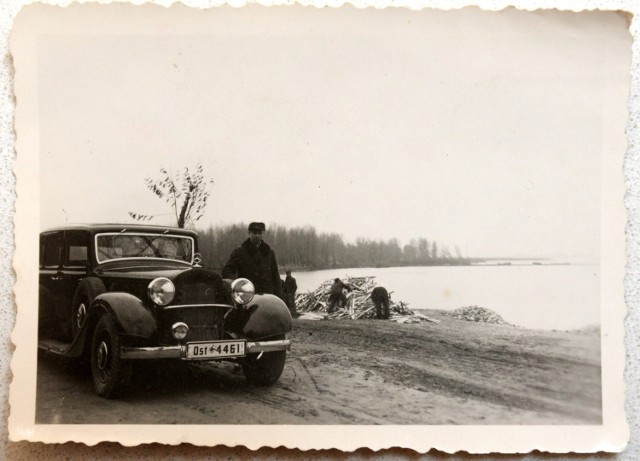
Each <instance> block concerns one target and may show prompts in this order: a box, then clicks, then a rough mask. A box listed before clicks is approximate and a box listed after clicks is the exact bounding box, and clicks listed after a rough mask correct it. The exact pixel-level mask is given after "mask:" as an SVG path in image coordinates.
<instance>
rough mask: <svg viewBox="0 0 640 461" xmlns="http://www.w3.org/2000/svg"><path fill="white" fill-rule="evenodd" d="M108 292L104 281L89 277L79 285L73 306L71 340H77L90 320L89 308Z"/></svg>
mask: <svg viewBox="0 0 640 461" xmlns="http://www.w3.org/2000/svg"><path fill="white" fill-rule="evenodd" d="M105 291H106V288H105V286H104V283H102V280H100V279H99V278H96V277H87V278H86V279H83V280H82V281H81V282H80V284H79V285H78V289H77V290H76V292H75V294H74V295H73V301H72V305H71V340H74V339H76V336H78V333H79V332H80V330H82V327H83V326H84V324H85V323H86V322H87V319H88V318H89V306H91V303H92V302H93V300H94V299H96V297H97V296H99V295H101V294H102V293H104V292H105Z"/></svg>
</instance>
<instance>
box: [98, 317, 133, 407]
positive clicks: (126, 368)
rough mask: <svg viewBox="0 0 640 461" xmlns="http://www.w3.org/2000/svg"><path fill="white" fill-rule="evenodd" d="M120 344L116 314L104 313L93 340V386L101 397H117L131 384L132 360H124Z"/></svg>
mask: <svg viewBox="0 0 640 461" xmlns="http://www.w3.org/2000/svg"><path fill="white" fill-rule="evenodd" d="M120 346H121V340H120V335H119V334H118V332H117V330H116V320H115V316H114V315H113V314H111V313H106V314H103V315H102V317H100V319H99V320H98V323H97V325H96V328H95V330H94V333H93V340H92V341H91V375H92V377H93V388H94V391H95V393H96V394H97V395H99V396H100V397H104V398H113V397H117V396H118V395H121V394H122V392H123V391H124V390H125V389H126V387H127V385H128V384H129V380H130V378H131V367H132V364H131V362H130V361H127V360H122V358H121V357H120Z"/></svg>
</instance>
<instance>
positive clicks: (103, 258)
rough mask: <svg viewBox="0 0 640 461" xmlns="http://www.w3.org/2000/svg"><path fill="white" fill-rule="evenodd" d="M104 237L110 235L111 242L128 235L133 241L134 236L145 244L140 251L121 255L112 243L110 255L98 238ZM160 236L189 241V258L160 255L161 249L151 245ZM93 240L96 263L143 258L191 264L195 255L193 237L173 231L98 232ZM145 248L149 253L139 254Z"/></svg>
mask: <svg viewBox="0 0 640 461" xmlns="http://www.w3.org/2000/svg"><path fill="white" fill-rule="evenodd" d="M104 237H111V239H112V242H113V241H114V240H115V239H116V238H117V237H130V240H131V241H133V240H134V239H135V237H139V238H140V239H141V240H142V241H144V243H146V246H145V247H144V248H142V249H141V250H140V253H138V254H134V255H126V254H125V253H122V254H121V255H117V254H115V250H116V247H115V246H114V245H113V244H112V245H111V247H110V248H108V249H109V250H113V251H114V254H113V256H111V257H110V255H109V254H106V252H105V251H104V250H105V249H107V247H106V246H105V245H104V244H103V245H102V246H101V245H100V243H101V242H100V239H101V238H104ZM161 238H165V239H181V240H187V241H188V242H189V246H190V251H191V254H190V255H189V260H185V259H183V258H181V257H180V256H176V257H172V256H171V255H170V254H169V253H162V256H160V254H159V252H160V251H161V249H160V248H159V247H157V246H155V245H153V242H155V241H156V240H157V239H161ZM94 242H95V251H94V253H95V257H96V262H97V263H98V264H104V263H108V262H114V261H131V260H141V259H143V260H156V261H163V262H167V261H171V262H175V263H181V264H185V265H192V264H193V261H194V257H195V239H194V238H193V237H191V236H188V235H180V234H175V233H157V232H144V231H140V232H135V231H130V232H100V233H97V234H95V236H94ZM123 242H124V241H123ZM101 250H102V251H101ZM146 250H149V251H150V252H151V254H141V253H142V252H143V251H146Z"/></svg>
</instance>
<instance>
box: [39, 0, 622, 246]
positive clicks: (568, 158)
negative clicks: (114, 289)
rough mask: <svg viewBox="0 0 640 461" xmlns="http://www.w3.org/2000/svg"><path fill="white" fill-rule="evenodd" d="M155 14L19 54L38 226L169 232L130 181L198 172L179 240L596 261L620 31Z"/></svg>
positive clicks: (515, 23) (468, 16) (543, 19)
mask: <svg viewBox="0 0 640 461" xmlns="http://www.w3.org/2000/svg"><path fill="white" fill-rule="evenodd" d="M142 11H145V12H147V13H149V12H150V11H151V9H149V8H147V9H145V10H140V11H138V13H140V15H141V16H142ZM154 11H155V12H158V11H159V13H158V17H159V19H158V21H157V22H156V28H157V29H161V30H162V31H163V33H162V34H158V33H157V32H154V33H153V34H149V33H145V30H144V29H143V28H142V26H141V24H142V23H138V22H136V18H135V16H136V15H137V14H138V13H136V14H133V15H131V16H134V17H133V18H131V17H127V18H123V21H122V24H123V25H122V26H121V28H120V29H119V30H118V31H113V30H103V29H104V28H103V27H101V26H100V21H99V20H98V21H97V22H96V23H91V22H89V23H88V24H81V25H77V24H69V26H68V32H69V33H68V34H62V35H52V36H48V37H46V39H45V40H42V41H41V42H39V47H38V51H39V52H38V69H39V71H38V72H39V73H38V75H39V101H40V103H39V107H38V109H39V121H40V139H39V142H40V152H41V159H40V177H41V180H40V181H41V182H40V183H41V211H42V213H41V227H42V228H46V227H50V226H53V225H57V224H61V223H64V222H65V221H68V222H130V218H129V217H128V215H127V211H135V212H140V213H151V214H154V213H157V214H167V215H166V216H165V217H164V218H161V219H158V220H157V221H156V222H157V223H159V224H172V221H171V216H170V215H168V214H169V213H171V209H169V208H168V207H167V206H166V205H165V204H164V203H163V202H161V201H160V200H158V199H157V198H156V197H155V196H153V195H152V194H151V193H150V192H148V191H147V190H146V189H145V186H144V178H145V177H147V176H151V177H157V176H158V175H159V169H160V168H161V167H165V168H167V169H169V170H170V171H173V172H176V171H178V170H179V169H180V168H181V167H183V166H189V167H194V166H195V165H196V164H198V163H202V164H203V166H204V169H205V173H206V174H207V175H209V176H210V177H211V178H213V179H214V181H215V184H214V185H213V188H212V198H211V200H210V203H209V206H208V208H207V212H206V214H205V216H204V218H203V219H202V220H201V221H199V223H198V225H199V227H206V226H208V225H209V224H213V225H218V224H224V223H235V222H240V221H243V222H248V221H253V220H260V221H265V222H267V223H279V224H283V225H287V226H302V225H311V226H314V227H315V228H316V229H317V230H318V231H320V232H337V233H339V234H341V235H343V237H344V238H345V239H346V240H349V241H353V240H354V239H355V238H356V237H359V236H361V237H367V238H374V239H385V240H386V239H390V238H394V237H395V238H398V239H400V241H401V243H408V241H409V239H411V238H415V237H420V236H423V237H426V238H428V239H430V240H431V239H434V240H437V241H438V242H439V243H442V244H447V245H449V246H450V247H451V248H453V246H454V245H459V246H460V248H461V249H462V251H463V252H464V253H466V254H467V255H469V256H481V255H491V256H539V257H542V256H576V255H582V256H589V257H592V258H597V257H598V254H599V247H598V246H599V238H600V235H599V222H600V163H601V162H602V161H603V155H602V154H603V133H602V132H603V125H602V121H601V119H602V116H603V106H604V102H603V93H604V88H605V87H606V89H607V91H608V94H613V95H615V96H616V97H618V96H620V95H623V96H624V97H626V83H627V80H626V74H627V71H628V70H627V69H628V62H627V60H628V53H622V52H625V51H627V50H625V49H624V48H625V47H624V46H619V43H620V41H624V40H628V41H629V46H630V39H629V37H628V36H627V35H624V34H620V33H617V32H616V31H618V32H619V31H620V30H621V28H620V24H621V23H624V22H625V19H624V18H622V17H621V16H618V15H616V14H615V13H602V12H591V13H581V14H574V13H558V12H555V11H553V12H551V11H550V12H535V13H527V12H519V11H516V10H512V9H511V10H507V11H503V12H499V13H495V12H492V13H489V12H482V11H480V10H477V9H475V8H474V9H465V10H462V11H450V12H437V11H429V10H425V11H421V12H411V11H406V10H400V9H388V10H385V11H378V10H371V9H368V10H356V9H354V8H342V9H340V10H334V9H322V10H317V9H309V8H272V9H270V10H269V9H265V8H261V7H257V6H255V7H249V8H245V9H231V8H222V9H217V10H215V11H210V12H206V13H202V12H197V11H194V14H198V13H201V14H200V19H198V20H197V21H196V22H194V23H193V22H192V23H191V24H189V25H187V24H186V23H181V22H171V21H168V20H167V16H166V15H165V14H166V11H167V10H166V9H165V8H161V7H158V8H157V9H154ZM108 14H110V15H117V14H119V13H118V9H117V8H116V9H111V10H109V12H108ZM98 19H99V18H98ZM163 21H164V22H163ZM76 29H78V30H81V31H89V33H73V31H74V30H76ZM616 53H617V54H616ZM620 129H621V130H622V129H624V126H620ZM622 148H624V146H622ZM63 210H64V211H63ZM173 224H175V221H174V222H173ZM267 240H268V235H267Z"/></svg>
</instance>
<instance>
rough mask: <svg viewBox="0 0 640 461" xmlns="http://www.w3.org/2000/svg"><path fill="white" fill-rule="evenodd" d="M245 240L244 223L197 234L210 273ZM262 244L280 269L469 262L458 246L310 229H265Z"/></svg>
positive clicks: (418, 239) (275, 227)
mask: <svg viewBox="0 0 640 461" xmlns="http://www.w3.org/2000/svg"><path fill="white" fill-rule="evenodd" d="M247 237H248V234H247V225H246V224H244V223H241V224H232V225H226V226H217V227H209V228H208V229H206V230H204V231H203V230H200V231H199V241H200V254H201V255H202V259H203V262H204V264H205V265H206V266H207V267H208V268H211V269H221V268H222V267H223V266H224V265H225V264H226V262H227V260H228V258H229V255H230V254H231V252H232V251H233V250H234V249H235V248H236V247H238V245H240V244H241V243H242V242H243V241H245V240H246V239H247ZM265 242H266V243H268V244H269V245H270V246H271V248H273V249H274V250H275V252H276V257H277V260H278V266H280V268H281V269H282V268H284V267H289V268H291V269H308V270H319V269H333V268H343V267H393V266H423V265H466V264H469V263H470V262H471V260H470V259H469V258H466V257H463V256H462V254H461V252H460V249H459V248H458V247H455V249H454V253H452V252H451V251H450V250H449V249H448V248H447V247H446V246H441V245H439V244H438V243H436V242H435V241H429V240H427V239H426V238H422V237H420V238H416V239H413V240H411V241H410V242H409V243H408V244H406V245H404V246H401V245H400V242H399V241H398V240H397V239H391V240H388V241H381V240H368V239H364V238H359V239H357V240H356V242H355V244H353V243H345V242H344V241H343V239H342V237H341V236H340V235H339V234H335V233H331V234H325V233H322V234H319V233H318V232H316V230H315V229H314V228H313V227H311V226H305V227H293V228H287V227H285V226H280V225H276V224H271V225H268V226H267V233H266V235H265Z"/></svg>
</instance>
